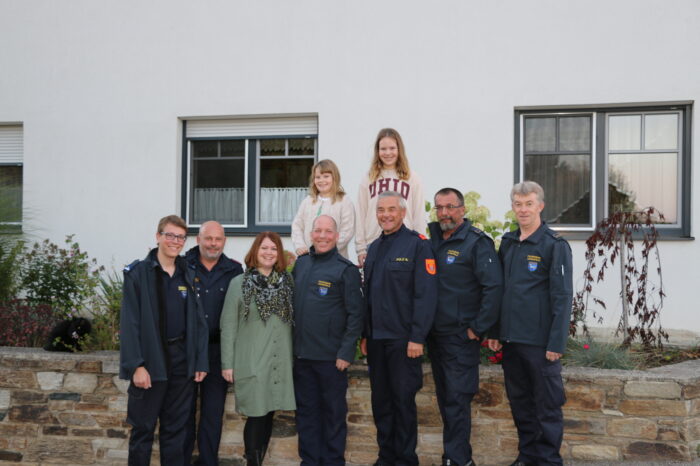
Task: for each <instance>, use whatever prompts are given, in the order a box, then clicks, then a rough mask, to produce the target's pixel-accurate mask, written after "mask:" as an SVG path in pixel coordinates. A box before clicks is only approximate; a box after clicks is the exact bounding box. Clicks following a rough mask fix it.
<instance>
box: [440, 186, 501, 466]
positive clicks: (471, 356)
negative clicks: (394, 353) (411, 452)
mask: <svg viewBox="0 0 700 466" xmlns="http://www.w3.org/2000/svg"><path fill="white" fill-rule="evenodd" d="M435 212H436V214H437V219H438V221H437V222H433V223H431V224H430V225H429V229H430V237H431V242H432V245H433V250H434V251H435V260H436V261H437V277H438V306H437V312H436V313H435V321H434V323H433V328H432V330H431V332H430V337H429V338H428V349H429V354H430V362H431V364H432V368H433V378H434V379H435V392H436V395H437V399H438V406H439V407H440V415H441V416H442V423H443V426H444V427H443V435H442V437H443V455H442V464H443V465H455V466H474V461H473V460H472V448H471V445H470V443H469V437H470V434H471V401H472V398H473V397H474V394H476V392H477V391H478V390H479V360H480V344H479V340H480V339H482V338H483V337H484V335H485V333H486V332H487V331H488V329H489V328H490V327H491V326H492V325H493V324H494V323H495V322H496V320H497V319H498V313H499V307H500V304H501V294H502V291H503V290H502V287H503V277H502V272H501V264H500V261H499V260H498V256H497V254H496V250H495V249H494V246H493V241H492V240H491V238H489V236H487V235H486V234H485V233H484V232H483V231H481V230H480V229H478V228H476V227H474V226H473V225H472V224H471V222H470V221H469V219H465V218H464V197H463V196H462V193H460V192H459V191H457V190H456V189H453V188H443V189H441V190H440V191H438V192H437V193H436V194H435Z"/></svg>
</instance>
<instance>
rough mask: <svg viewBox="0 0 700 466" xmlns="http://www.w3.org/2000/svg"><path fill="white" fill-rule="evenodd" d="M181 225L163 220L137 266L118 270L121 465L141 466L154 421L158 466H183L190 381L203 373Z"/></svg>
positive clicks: (203, 347)
mask: <svg viewBox="0 0 700 466" xmlns="http://www.w3.org/2000/svg"><path fill="white" fill-rule="evenodd" d="M186 233H187V226H186V224H185V222H184V220H182V219H181V218H180V217H178V216H176V215H169V216H167V217H164V218H162V219H161V220H160V222H159V223H158V230H157V232H156V242H157V243H158V247H157V248H156V249H153V250H151V252H150V253H149V254H148V256H146V259H144V260H142V261H135V262H133V263H132V264H130V265H129V266H127V267H126V268H125V269H124V288H123V298H122V309H121V326H120V339H121V345H120V348H121V349H120V367H119V377H120V378H122V379H125V380H130V381H131V383H130V385H129V388H128V394H129V399H128V404H127V419H126V420H127V422H128V423H129V424H131V426H132V429H131V436H130V437H129V465H148V464H150V462H151V449H152V447H153V437H154V431H155V427H156V422H157V421H159V420H160V432H159V439H160V462H161V464H164V465H165V464H167V465H169V466H170V465H184V464H185V462H184V450H183V446H184V443H185V423H186V422H187V419H188V414H189V411H190V406H191V402H192V393H193V390H194V382H201V381H202V380H203V379H204V377H205V376H206V373H207V372H208V371H209V367H208V366H209V365H208V361H207V345H208V336H209V334H208V330H207V322H206V320H205V318H204V314H203V312H202V309H201V307H200V304H199V299H198V298H197V293H196V292H195V290H194V270H192V269H190V268H189V267H187V264H186V262H185V259H184V258H182V257H180V255H179V254H180V251H181V250H182V247H183V246H184V244H185V240H186V239H187V235H186Z"/></svg>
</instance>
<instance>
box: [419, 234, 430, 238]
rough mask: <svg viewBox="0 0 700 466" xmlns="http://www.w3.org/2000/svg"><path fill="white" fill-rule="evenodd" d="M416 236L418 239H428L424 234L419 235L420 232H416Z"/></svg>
mask: <svg viewBox="0 0 700 466" xmlns="http://www.w3.org/2000/svg"><path fill="white" fill-rule="evenodd" d="M418 237H419V238H420V239H428V237H427V236H425V235H421V234H420V233H418Z"/></svg>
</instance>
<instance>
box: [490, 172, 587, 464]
mask: <svg viewBox="0 0 700 466" xmlns="http://www.w3.org/2000/svg"><path fill="white" fill-rule="evenodd" d="M510 198H511V202H512V207H513V212H515V215H516V217H517V220H518V225H519V227H520V228H519V229H518V230H516V231H514V232H510V233H506V234H505V235H504V236H503V240H502V242H501V247H500V249H499V251H498V255H499V256H500V258H501V262H502V264H503V273H504V284H505V291H504V294H503V302H502V305H501V315H500V322H499V324H498V325H497V326H496V328H495V330H494V331H493V332H491V333H493V334H494V335H498V336H499V339H500V341H499V340H496V339H493V340H489V347H490V348H491V349H493V350H494V351H497V350H499V349H500V348H501V345H503V375H504V379H505V385H506V392H507V394H508V400H509V401H510V407H511V412H512V414H513V420H514V421H515V426H516V428H517V429H518V450H519V454H518V458H517V459H516V460H515V462H514V463H513V465H512V466H528V465H538V466H539V465H561V464H562V459H561V456H560V455H559V449H560V448H561V442H562V437H563V431H564V420H563V416H562V411H561V407H562V406H563V405H564V403H565V402H566V398H565V395H564V385H563V383H562V379H561V362H560V361H559V359H560V358H561V356H562V354H563V353H564V350H565V348H566V340H567V337H568V334H569V320H570V318H571V302H572V299H573V285H572V275H571V264H572V259H571V249H570V248H569V243H567V242H566V240H564V238H562V237H561V236H560V235H559V234H558V233H556V232H555V231H553V230H551V229H549V227H547V225H546V224H545V223H544V222H543V221H542V220H541V218H540V214H541V212H542V210H543V209H544V191H543V190H542V187H541V186H540V185H539V184H537V183H535V182H534V181H523V182H522V183H518V184H516V185H515V186H513V189H512V191H511V195H510Z"/></svg>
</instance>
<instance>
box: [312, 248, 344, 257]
mask: <svg viewBox="0 0 700 466" xmlns="http://www.w3.org/2000/svg"><path fill="white" fill-rule="evenodd" d="M336 252H338V247H337V246H336V247H334V248H333V249H331V250H328V251H326V252H316V248H315V247H314V246H311V247H310V248H309V256H311V257H312V258H313V259H326V258H329V257H332V256H334V255H335V253H336Z"/></svg>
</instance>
